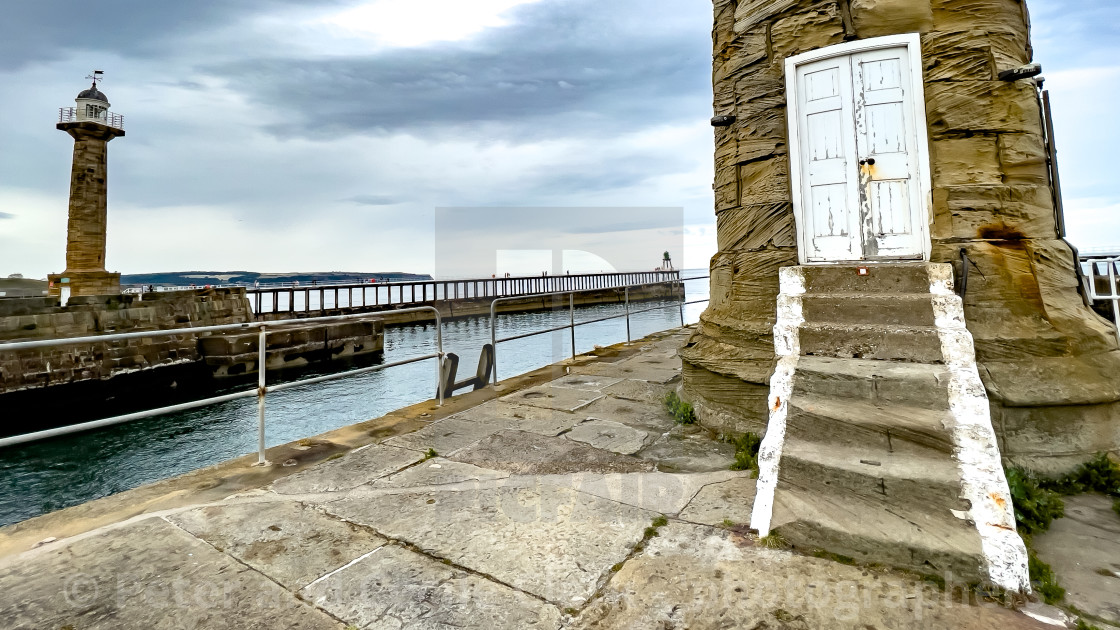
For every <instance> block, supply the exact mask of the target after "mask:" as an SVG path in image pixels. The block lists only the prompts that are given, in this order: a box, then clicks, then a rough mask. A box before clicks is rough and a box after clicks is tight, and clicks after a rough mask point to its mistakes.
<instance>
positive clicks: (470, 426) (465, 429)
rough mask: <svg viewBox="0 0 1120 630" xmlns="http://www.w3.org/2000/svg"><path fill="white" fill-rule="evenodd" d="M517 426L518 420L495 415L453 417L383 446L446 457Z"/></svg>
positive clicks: (398, 437)
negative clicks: (434, 453)
mask: <svg viewBox="0 0 1120 630" xmlns="http://www.w3.org/2000/svg"><path fill="white" fill-rule="evenodd" d="M515 424H516V420H515V419H513V418H510V417H504V416H500V415H496V414H495V415H483V414H479V415H477V416H472V417H469V418H463V417H459V416H451V417H448V418H444V419H443V420H438V421H436V422H433V423H432V424H430V425H428V426H426V427H424V428H423V429H420V430H419V431H414V432H412V433H406V434H404V435H398V436H397V437H394V438H390V439H388V440H385V441H384V442H382V444H386V445H390V446H397V447H401V448H408V449H412V450H414V451H419V452H425V451H427V450H428V449H433V450H435V451H436V452H437V453H439V454H440V455H446V454H448V453H451V452H453V451H456V450H458V449H460V448H463V447H464V446H467V445H469V444H474V443H475V442H477V441H479V440H481V439H482V438H484V437H486V436H488V435H492V434H494V433H497V432H498V431H501V430H502V429H508V428H510V427H512V426H514V425H515Z"/></svg>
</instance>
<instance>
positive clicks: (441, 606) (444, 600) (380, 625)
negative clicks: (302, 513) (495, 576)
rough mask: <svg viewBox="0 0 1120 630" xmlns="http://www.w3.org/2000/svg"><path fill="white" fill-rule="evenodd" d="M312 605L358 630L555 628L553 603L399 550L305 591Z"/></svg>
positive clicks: (380, 553) (376, 555)
mask: <svg viewBox="0 0 1120 630" xmlns="http://www.w3.org/2000/svg"><path fill="white" fill-rule="evenodd" d="M301 595H302V596H303V597H304V598H305V599H308V600H310V601H312V602H314V603H315V605H316V606H319V607H321V608H322V609H324V610H326V611H328V612H330V613H331V614H332V615H334V616H336V617H338V618H339V619H342V620H344V621H345V622H346V623H348V624H352V625H353V626H357V627H359V628H362V629H363V630H398V629H400V628H411V629H415V630H445V629H447V628H463V629H471V628H475V629H478V630H521V629H522V628H527V629H540V630H546V629H547V630H555V629H557V628H559V627H560V623H561V620H562V614H561V613H560V611H559V610H558V609H557V608H556V607H555V606H552V605H550V604H546V603H545V602H542V601H540V600H539V599H536V598H534V597H531V596H529V595H526V594H525V593H522V592H520V591H517V590H514V589H512V588H509V587H508V586H504V585H502V584H498V583H496V582H493V581H491V580H488V579H486V578H484V577H480V576H478V575H474V574H471V573H468V572H466V571H462V570H460V569H456V568H454V567H451V566H447V565H445V564H443V563H440V562H438V561H436V560H433V559H431V558H429V557H427V556H424V555H422V554H419V553H415V552H412V551H409V550H407V549H404V548H403V547H400V546H398V545H388V546H385V547H381V548H379V549H377V550H376V551H375V552H373V553H372V554H370V555H368V556H366V557H364V558H362V559H361V560H359V561H358V562H355V563H354V564H352V565H350V566H348V567H346V568H344V569H342V570H341V571H338V572H336V573H334V574H332V575H330V576H328V577H326V578H324V579H322V580H320V581H318V582H316V583H315V584H313V585H311V586H309V587H307V588H305V589H304V590H303V591H302V592H301Z"/></svg>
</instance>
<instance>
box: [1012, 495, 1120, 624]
mask: <svg viewBox="0 0 1120 630" xmlns="http://www.w3.org/2000/svg"><path fill="white" fill-rule="evenodd" d="M1062 500H1063V501H1064V502H1065V504H1066V510H1065V516H1064V517H1062V518H1059V519H1057V520H1055V521H1054V522H1053V523H1052V524H1051V525H1050V529H1049V530H1047V531H1046V532H1045V533H1042V534H1039V535H1037V536H1035V537H1034V541H1033V542H1034V548H1035V550H1036V551H1037V552H1038V557H1039V558H1040V559H1041V560H1042V561H1043V562H1046V563H1047V564H1049V565H1050V566H1051V568H1053V569H1054V573H1055V574H1057V576H1058V581H1059V582H1060V583H1061V585H1062V586H1063V587H1065V589H1066V599H1065V601H1066V603H1068V604H1070V605H1073V606H1075V607H1077V609H1078V610H1082V611H1085V612H1086V613H1088V614H1090V615H1092V616H1094V617H1097V618H1100V619H1104V620H1106V621H1108V622H1110V623H1113V624H1116V625H1120V515H1117V514H1116V512H1114V511H1112V499H1110V498H1109V497H1106V496H1104V495H1103V494H1082V495H1077V496H1071V497H1063V498H1062Z"/></svg>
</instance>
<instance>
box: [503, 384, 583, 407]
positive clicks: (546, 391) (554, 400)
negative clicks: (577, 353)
mask: <svg viewBox="0 0 1120 630" xmlns="http://www.w3.org/2000/svg"><path fill="white" fill-rule="evenodd" d="M602 397H603V395H602V394H600V393H599V392H594V391H587V390H582V389H571V388H567V387H553V386H551V385H538V386H536V387H530V388H529V389H523V390H521V391H519V392H515V393H513V394H509V395H507V396H503V397H502V398H500V400H503V401H505V402H511V403H520V404H522V405H529V406H530V407H541V408H543V409H556V410H557V411H576V410H578V409H580V408H582V407H586V406H587V405H589V404H591V403H592V402H594V401H596V400H598V399H599V398H602Z"/></svg>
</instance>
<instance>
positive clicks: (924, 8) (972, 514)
mask: <svg viewBox="0 0 1120 630" xmlns="http://www.w3.org/2000/svg"><path fill="white" fill-rule="evenodd" d="M714 7H715V28H714V30H713V40H714V58H713V62H714V63H713V87H714V93H715V99H714V110H715V111H714V114H715V117H714V118H713V120H712V122H713V125H715V126H716V131H715V173H716V179H715V203H716V207H715V210H716V222H717V235H718V247H719V251H718V253H717V254H716V255H715V257H714V258H713V259H712V262H711V272H712V280H711V298H712V299H711V303H710V305H709V307H708V309H707V310H706V311H705V312H704V314H703V315H702V317H701V322H700V324H699V327H698V330H697V332H696V333H695V335H694V336H693V338H692V339H691V340H690V342H689V344H688V345H687V346H686V347H685V348H684V349H682V351H681V356H682V358H683V359H684V393H685V396H686V397H687V398H688V399H690V400H691V401H692V402H693V403H694V405H695V406H696V408H697V411H698V414H699V416H700V419H701V421H702V422H703V423H704V424H706V425H708V426H711V427H713V428H716V429H720V430H726V431H732V432H744V431H755V432H763V431H765V432H766V437H765V440H764V443H763V450H762V452H761V454H760V465H761V467H762V471H761V474H760V480H759V488H758V492H759V498H758V499H757V500H756V503H755V518H754V519H753V521H752V526H753V527H755V528H756V529H759V530H760V532H761V533H766V532H767V531H769V530H770V529H772V528H779V529H780V530H781V531H782V533H783V534H785V535H786V536H787V538H790V539H791V540H793V541H794V542H795V544H804V545H806V546H814V547H823V548H826V549H829V550H832V551H835V552H838V553H843V554H845V555H851V556H854V557H857V558H862V559H868V558H869V554H871V555H873V558H871V559H873V560H874V561H883V562H887V563H890V564H895V565H901V566H908V567H910V568H914V569H917V570H921V571H927V572H934V573H937V572H940V571H942V570H953V571H954V572H955V573H956V574H957V575H958V576H961V575H968V576H970V577H974V578H981V579H987V580H990V581H993V582H996V583H999V584H1001V585H1003V586H1006V587H1009V588H1028V586H1027V584H1026V568H1025V558H1024V556H1023V553H1022V544H1021V542H1020V541H1018V538H1017V537H1016V536H1014V535H1013V534H1014V518H1013V515H1012V514H1011V509H1010V505H1009V496H1008V493H1007V484H1006V480H1005V479H1004V477H1003V472H1002V469H1001V467H1000V463H1001V459H1002V460H1004V461H1007V460H1009V461H1011V462H1014V463H1016V464H1020V465H1027V466H1030V467H1033V468H1036V469H1040V470H1043V471H1046V472H1057V471H1062V470H1067V469H1069V468H1071V467H1072V466H1074V465H1076V464H1078V463H1080V462H1082V461H1084V460H1085V459H1087V458H1088V456H1089V454H1092V453H1095V452H1099V451H1108V450H1117V449H1118V448H1120V402H1118V401H1120V381H1118V380H1117V379H1116V378H1115V374H1117V373H1118V372H1120V348H1118V347H1117V342H1116V337H1115V334H1114V331H1113V330H1112V329H1111V326H1110V324H1109V323H1108V322H1106V321H1105V320H1103V319H1101V318H1100V317H1098V316H1097V315H1096V314H1095V313H1093V312H1092V311H1091V310H1090V309H1089V308H1088V307H1087V306H1086V304H1085V303H1084V301H1083V299H1082V297H1081V296H1080V295H1079V294H1078V287H1079V283H1078V278H1077V275H1076V271H1075V265H1076V259H1075V255H1074V253H1073V251H1072V249H1071V247H1070V246H1069V245H1068V244H1067V243H1066V242H1065V241H1064V240H1063V239H1062V238H1061V234H1060V228H1059V227H1058V225H1059V224H1060V213H1059V212H1057V211H1056V208H1057V207H1059V206H1058V205H1057V202H1058V199H1057V198H1056V196H1055V194H1054V190H1055V185H1054V182H1053V181H1052V180H1053V177H1052V173H1053V171H1052V170H1051V168H1050V163H1049V160H1048V150H1047V146H1048V145H1047V141H1048V139H1047V138H1046V136H1045V131H1044V120H1043V112H1042V108H1041V107H1040V98H1039V85H1038V83H1037V82H1036V80H1035V79H1033V78H1031V77H1032V75H1034V74H1037V72H1033V71H1032V70H1031V69H1029V68H1027V65H1028V64H1030V63H1031V61H1032V52H1031V47H1030V39H1029V16H1028V13H1027V8H1026V6H1025V5H1024V3H1023V1H1022V0H823V1H822V0H715V2H714ZM965 274H967V286H965ZM1008 532H1010V534H1008Z"/></svg>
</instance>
